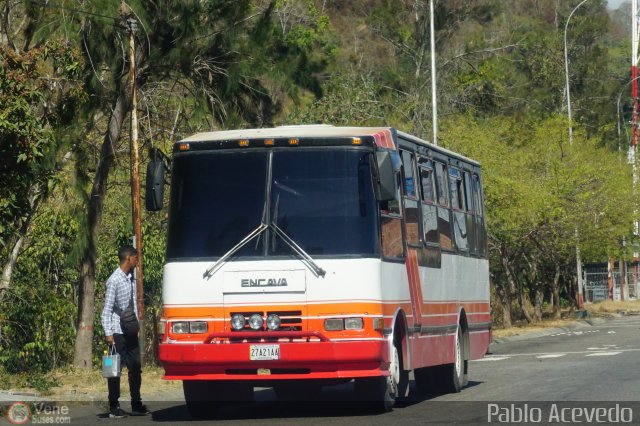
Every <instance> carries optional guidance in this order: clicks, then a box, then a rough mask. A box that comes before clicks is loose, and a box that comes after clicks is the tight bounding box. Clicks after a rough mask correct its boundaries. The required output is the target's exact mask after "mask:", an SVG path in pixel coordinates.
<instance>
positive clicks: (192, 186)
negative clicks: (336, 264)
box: [167, 148, 379, 260]
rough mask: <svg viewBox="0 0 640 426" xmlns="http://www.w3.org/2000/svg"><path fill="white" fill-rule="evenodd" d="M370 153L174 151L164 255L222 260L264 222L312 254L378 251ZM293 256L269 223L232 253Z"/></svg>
mask: <svg viewBox="0 0 640 426" xmlns="http://www.w3.org/2000/svg"><path fill="white" fill-rule="evenodd" d="M371 159H372V155H371V153H370V152H368V151H364V150H357V149H346V148H342V149H327V148H323V149H313V148H309V149H299V148H295V149H291V150H272V151H266V150H260V151H258V150H256V151H243V152H240V151H216V152H211V151H208V152H205V153H189V154H181V155H176V156H175V158H174V160H173V167H172V188H171V206H170V220H169V233H168V241H167V259H168V260H176V259H215V258H219V257H221V256H223V255H224V254H225V253H227V252H228V251H229V250H230V249H231V248H233V247H234V246H236V244H238V243H239V242H240V241H242V240H243V239H244V238H245V237H246V236H247V235H249V234H250V233H251V232H252V231H254V230H255V229H256V228H257V227H259V226H260V224H261V223H264V224H266V225H275V226H276V227H277V228H278V229H280V230H281V231H282V232H283V233H285V234H286V236H288V237H289V238H290V239H291V240H293V241H295V243H296V244H298V245H299V246H300V247H301V248H302V249H303V250H304V251H305V252H307V253H308V254H309V255H312V256H313V257H320V258H321V257H325V256H348V255H355V256H360V257H362V256H367V257H376V256H378V253H379V243H378V241H379V240H378V231H377V230H378V225H377V214H376V211H377V210H376V200H375V196H374V191H373V183H372V178H371V168H372V165H371V161H372V160H371ZM293 255H294V252H293V251H292V248H291V246H290V245H289V244H287V243H286V242H285V241H284V240H283V238H282V237H281V236H278V235H277V234H276V233H275V232H274V231H273V229H271V228H270V229H267V230H265V232H263V233H261V234H260V235H259V236H258V237H257V238H256V239H254V240H252V241H251V242H249V243H248V244H246V245H244V246H243V247H242V248H240V249H239V250H238V251H237V252H235V254H234V257H235V258H264V257H274V256H293Z"/></svg>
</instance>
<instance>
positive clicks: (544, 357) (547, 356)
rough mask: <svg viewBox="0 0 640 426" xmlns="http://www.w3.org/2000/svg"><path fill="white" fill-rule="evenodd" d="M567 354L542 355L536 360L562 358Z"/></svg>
mask: <svg viewBox="0 0 640 426" xmlns="http://www.w3.org/2000/svg"><path fill="white" fill-rule="evenodd" d="M565 355H566V354H549V355H540V356H537V357H536V358H538V359H547V358H560V357H561V356H565Z"/></svg>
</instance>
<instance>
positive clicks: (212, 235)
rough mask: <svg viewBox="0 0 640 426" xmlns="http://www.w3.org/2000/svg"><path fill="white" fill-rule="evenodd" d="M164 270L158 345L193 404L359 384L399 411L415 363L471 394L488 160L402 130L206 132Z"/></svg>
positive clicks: (487, 335)
mask: <svg viewBox="0 0 640 426" xmlns="http://www.w3.org/2000/svg"><path fill="white" fill-rule="evenodd" d="M150 166H151V168H152V169H153V166H152V165H150ZM161 174H162V173H160V175H161ZM151 175H152V174H148V179H151V181H149V180H148V181H147V188H148V191H147V192H148V194H147V197H149V193H150V192H152V191H156V196H157V193H158V192H160V193H161V192H162V191H157V189H158V185H161V183H160V184H158V181H156V182H155V187H154V182H153V179H154V177H153V176H152V177H149V176H151ZM156 179H157V176H156ZM160 182H162V180H161V179H160ZM160 189H161V188H160ZM152 195H153V194H152ZM161 198H162V197H160V199H159V200H156V202H155V203H154V202H151V203H150V202H149V201H148V200H149V199H147V207H148V208H150V209H152V210H154V209H159V208H161V207H162V199H161ZM150 204H151V206H150ZM163 274H164V275H163V290H162V301H163V302H162V303H163V308H162V317H161V320H160V323H159V324H158V330H159V335H160V342H159V358H160V361H161V363H162V365H163V367H164V371H165V375H164V378H165V379H168V380H181V381H182V382H183V389H184V396H185V401H186V404H187V407H188V410H189V411H190V413H191V415H192V416H193V417H202V416H205V415H208V414H210V412H211V410H213V409H215V406H217V405H219V403H220V402H224V401H225V400H243V401H250V400H251V399H252V398H253V391H254V387H273V389H274V390H275V393H276V395H277V397H278V398H282V399H285V400H286V399H288V398H295V397H296V396H298V397H299V396H300V395H304V396H305V397H307V398H314V396H315V395H317V393H318V392H320V391H321V389H322V387H323V386H326V385H333V384H339V383H347V382H351V381H353V383H354V384H353V389H354V396H355V400H356V401H368V403H370V404H373V405H374V406H375V407H376V409H378V410H381V411H390V410H391V409H392V408H393V405H394V403H395V402H396V400H398V399H401V398H404V397H406V396H408V392H409V373H410V372H411V371H413V376H414V380H415V383H416V385H417V387H418V389H419V390H424V391H435V390H438V391H450V392H459V391H460V390H461V389H462V388H463V387H464V386H465V385H466V384H467V381H468V379H467V377H468V376H467V375H468V370H469V361H470V360H473V359H478V358H481V357H482V356H483V355H484V354H485V353H486V352H487V349H488V346H489V343H490V341H491V316H490V306H489V266H488V260H487V231H486V225H485V211H484V206H483V192H482V173H481V168H480V164H479V163H478V162H476V161H473V160H471V159H469V158H466V157H464V156H462V155H459V154H456V153H454V152H451V151H448V150H446V149H443V148H440V147H438V146H435V145H433V144H430V143H428V142H426V141H424V140H422V139H420V138H417V137H415V136H412V135H409V134H407V133H404V132H402V131H399V130H397V129H395V128H391V127H334V126H329V125H310V126H282V127H276V128H269V129H250V130H230V131H218V132H208V133H199V134H196V135H194V136H191V137H188V138H186V139H184V140H181V141H179V142H176V143H175V144H174V146H173V156H172V162H171V187H170V196H169V222H168V235H167V246H166V263H165V265H164V271H163Z"/></svg>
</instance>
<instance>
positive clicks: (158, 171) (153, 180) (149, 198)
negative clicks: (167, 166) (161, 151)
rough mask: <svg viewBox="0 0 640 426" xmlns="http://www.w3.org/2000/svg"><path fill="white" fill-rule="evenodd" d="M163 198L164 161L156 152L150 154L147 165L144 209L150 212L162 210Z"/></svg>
mask: <svg viewBox="0 0 640 426" xmlns="http://www.w3.org/2000/svg"><path fill="white" fill-rule="evenodd" d="M163 198H164V161H163V159H162V157H161V156H160V155H156V152H152V155H151V160H150V161H149V164H147V182H146V194H145V200H144V201H145V207H146V208H147V210H148V211H150V212H156V211H158V210H161V209H162V201H163Z"/></svg>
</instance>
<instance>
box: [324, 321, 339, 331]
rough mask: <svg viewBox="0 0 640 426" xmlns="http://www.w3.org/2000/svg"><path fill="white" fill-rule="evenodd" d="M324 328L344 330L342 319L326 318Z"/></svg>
mask: <svg viewBox="0 0 640 426" xmlns="http://www.w3.org/2000/svg"><path fill="white" fill-rule="evenodd" d="M324 329H325V330H327V331H342V330H344V321H343V320H342V318H327V319H326V320H324Z"/></svg>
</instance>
